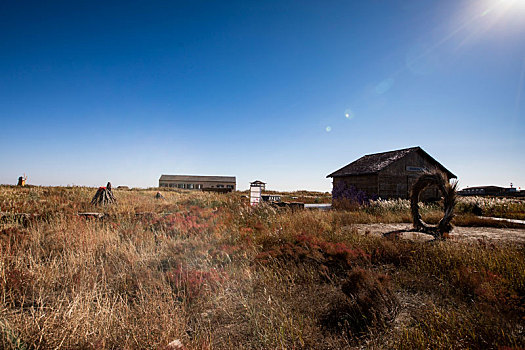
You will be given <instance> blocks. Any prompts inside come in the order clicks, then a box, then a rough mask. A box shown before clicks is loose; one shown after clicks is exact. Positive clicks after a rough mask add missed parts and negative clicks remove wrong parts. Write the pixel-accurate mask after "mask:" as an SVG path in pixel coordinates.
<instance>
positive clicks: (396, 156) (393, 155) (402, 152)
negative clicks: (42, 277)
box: [326, 147, 456, 178]
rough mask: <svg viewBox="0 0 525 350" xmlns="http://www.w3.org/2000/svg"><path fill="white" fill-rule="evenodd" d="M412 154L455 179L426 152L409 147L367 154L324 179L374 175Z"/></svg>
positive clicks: (418, 148)
mask: <svg viewBox="0 0 525 350" xmlns="http://www.w3.org/2000/svg"><path fill="white" fill-rule="evenodd" d="M412 152H419V153H420V154H421V155H422V156H423V157H425V158H427V159H428V160H429V161H430V162H431V163H434V164H435V165H436V167H438V168H439V169H440V170H441V171H443V172H445V173H446V174H447V175H448V176H449V178H456V175H454V174H453V173H452V172H450V171H449V170H448V169H447V168H445V167H444V166H443V165H441V164H440V163H439V162H438V161H437V160H435V159H434V158H432V157H431V156H430V155H429V154H428V153H427V152H425V151H423V149H422V148H421V147H410V148H405V149H399V150H395V151H388V152H382V153H374V154H367V155H366V156H363V157H361V158H359V159H358V160H356V161H354V162H352V163H350V164H348V165H346V166H344V167H342V168H341V169H339V170H336V171H334V172H333V173H331V174H330V175H327V176H326V177H339V176H349V175H367V174H376V173H378V172H380V171H381V170H383V169H385V168H386V167H387V166H389V165H390V164H392V163H394V162H396V161H398V160H400V159H401V158H403V157H405V156H406V155H408V154H410V153H412Z"/></svg>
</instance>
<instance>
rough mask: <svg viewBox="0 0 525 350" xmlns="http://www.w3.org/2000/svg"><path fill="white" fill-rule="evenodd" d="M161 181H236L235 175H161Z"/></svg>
mask: <svg viewBox="0 0 525 350" xmlns="http://www.w3.org/2000/svg"><path fill="white" fill-rule="evenodd" d="M159 181H206V182H235V181H236V180H235V176H207V175H161V176H160V179H159Z"/></svg>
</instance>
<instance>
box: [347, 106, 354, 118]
mask: <svg viewBox="0 0 525 350" xmlns="http://www.w3.org/2000/svg"><path fill="white" fill-rule="evenodd" d="M345 118H346V119H353V118H354V112H353V111H352V110H351V109H350V108H347V109H345Z"/></svg>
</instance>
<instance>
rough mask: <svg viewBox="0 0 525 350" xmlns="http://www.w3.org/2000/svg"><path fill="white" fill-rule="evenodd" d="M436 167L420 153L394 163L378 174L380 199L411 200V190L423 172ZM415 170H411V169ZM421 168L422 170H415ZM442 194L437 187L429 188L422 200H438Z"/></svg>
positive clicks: (423, 194) (422, 195) (414, 153)
mask: <svg viewBox="0 0 525 350" xmlns="http://www.w3.org/2000/svg"><path fill="white" fill-rule="evenodd" d="M434 167H435V165H434V164H433V163H430V162H429V161H428V160H427V158H425V157H422V156H421V155H420V154H419V153H417V152H413V153H410V154H408V155H407V156H405V157H403V158H401V159H400V160H398V161H396V162H393V163H392V164H390V165H389V166H387V167H386V168H384V169H383V170H382V171H380V172H379V174H378V182H379V197H381V198H409V196H410V188H411V187H412V185H413V184H414V182H416V180H417V178H418V177H419V176H420V175H421V174H422V172H423V171H422V170H423V169H426V170H429V171H431V170H433V168H434ZM411 168H412V169H413V170H409V169H411ZM415 168H419V169H420V170H415ZM439 197H440V194H439V192H438V189H437V188H436V187H431V188H427V189H426V190H425V191H423V192H422V193H421V195H420V198H421V199H422V200H433V199H438V198H439Z"/></svg>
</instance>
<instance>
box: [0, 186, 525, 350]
mask: <svg viewBox="0 0 525 350" xmlns="http://www.w3.org/2000/svg"><path fill="white" fill-rule="evenodd" d="M94 191H95V190H94V189H89V188H79V187H73V188H39V187H34V188H14V187H0V211H2V212H6V213H16V212H25V213H34V214H38V216H36V217H35V218H34V219H33V220H30V221H28V222H24V223H21V222H17V221H13V220H4V221H3V222H2V223H0V253H1V254H0V291H1V293H0V296H1V305H0V344H1V347H2V348H6V349H23V348H26V349H30V348H31V349H33V348H34V349H47V348H58V349H75V348H77V349H90V348H92V349H105V348H108V349H109V348H123V349H124V348H127V349H143V348H152V349H158V348H163V347H165V346H166V345H167V344H168V343H169V342H170V341H172V340H174V339H180V340H181V341H182V342H183V343H184V344H185V346H186V347H187V348H189V349H231V348H240V349H291V348H309V349H342V348H355V347H372V348H498V347H510V348H519V347H523V346H525V337H524V334H523V322H524V320H525V319H524V317H525V310H524V309H523V305H525V268H524V263H523V262H524V261H525V259H524V258H525V249H524V247H523V246H520V245H512V244H508V245H495V244H492V243H487V242H482V243H461V242H449V241H445V242H439V243H435V244H428V243H421V242H411V241H405V240H388V239H384V238H381V237H375V236H370V235H360V234H358V233H357V231H356V230H355V229H354V228H353V226H352V225H353V224H354V223H360V222H399V221H403V220H405V219H406V218H405V217H404V215H405V214H404V209H403V208H396V207H394V208H391V209H385V208H370V207H368V208H364V209H359V210H357V211H355V212H344V211H328V212H323V211H295V212H292V211H286V210H276V209H274V208H272V207H269V206H265V205H262V206H259V207H257V208H250V207H249V206H247V204H246V203H245V202H243V200H242V199H241V198H240V196H239V195H238V194H235V193H233V194H228V195H218V194H210V193H199V192H186V191H164V192H163V194H164V197H165V200H157V199H155V198H154V194H155V192H156V191H121V190H117V191H116V196H117V197H118V200H119V205H118V206H111V207H107V208H93V207H90V206H89V205H88V204H87V203H89V200H90V199H91V196H92V195H93V193H94ZM400 207H401V206H400ZM93 210H103V211H104V212H105V213H107V214H108V215H107V216H106V217H105V218H104V219H102V220H98V219H89V218H83V217H79V216H76V215H75V214H76V213H77V212H83V211H93ZM423 211H424V212H425V213H426V214H428V215H430V216H431V215H432V213H433V212H434V211H435V212H436V213H438V212H439V210H438V208H436V209H433V208H430V207H429V208H427V209H423Z"/></svg>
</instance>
